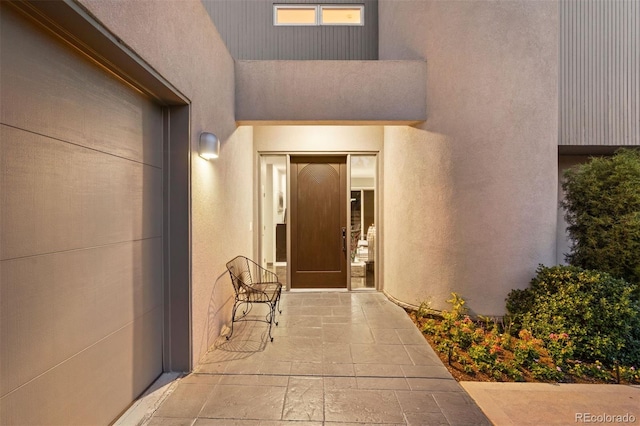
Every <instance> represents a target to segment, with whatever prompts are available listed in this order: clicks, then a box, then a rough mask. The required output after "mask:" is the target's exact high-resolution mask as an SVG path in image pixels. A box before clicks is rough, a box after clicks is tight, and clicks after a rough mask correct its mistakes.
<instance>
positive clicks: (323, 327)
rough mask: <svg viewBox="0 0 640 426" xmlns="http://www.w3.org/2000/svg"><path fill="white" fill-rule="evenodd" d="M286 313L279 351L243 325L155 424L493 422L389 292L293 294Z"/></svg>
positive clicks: (277, 339)
mask: <svg viewBox="0 0 640 426" xmlns="http://www.w3.org/2000/svg"><path fill="white" fill-rule="evenodd" d="M258 309H261V308H257V307H256V308H254V310H255V311H256V313H258V312H257V311H258ZM282 311H283V313H282V314H281V315H278V321H279V326H278V327H275V326H274V328H273V335H274V341H273V343H271V342H269V341H268V337H267V327H268V326H267V324H264V323H259V322H245V323H236V329H235V331H234V334H233V337H232V338H231V339H230V340H229V341H227V340H225V339H224V338H220V339H219V341H218V342H217V344H216V347H215V349H214V350H212V351H211V352H209V353H208V354H207V356H206V357H205V358H204V360H203V362H202V363H201V364H200V365H199V366H198V367H197V369H196V371H195V372H194V373H192V374H191V375H189V376H187V377H185V378H183V379H181V380H180V381H179V383H178V384H177V386H174V387H173V391H172V393H171V394H170V395H169V396H168V397H167V398H166V399H165V400H164V402H163V403H162V404H161V405H160V407H159V408H158V410H157V411H156V412H155V413H154V415H153V417H152V418H151V419H150V421H149V423H148V424H149V425H151V426H159V425H171V426H177V425H189V426H191V425H196V426H205V425H206V426H212V425H225V426H226V425H308V426H312V425H313V426H315V425H323V424H324V425H362V424H367V425H371V424H393V425H407V424H408V425H490V424H491V423H490V422H489V421H488V420H487V418H486V417H485V416H484V414H483V413H482V412H481V411H480V409H479V408H478V407H477V405H476V404H475V403H474V401H473V400H472V399H471V398H470V397H469V396H468V395H467V394H466V393H465V391H464V390H463V389H462V387H460V385H458V383H457V382H456V381H455V380H454V379H453V378H452V377H451V375H449V373H448V372H447V370H446V369H445V368H444V366H443V365H442V363H441V362H440V360H439V359H438V357H437V356H436V355H435V353H434V352H433V350H432V349H431V347H430V346H429V345H428V344H427V343H426V341H425V340H424V338H423V337H422V336H421V334H420V332H419V331H418V330H417V329H416V327H415V326H414V325H413V323H412V322H411V320H410V319H409V318H408V316H407V315H406V313H405V312H404V311H403V310H402V309H401V308H400V307H398V306H396V305H394V304H393V303H391V302H390V301H388V300H387V299H386V298H385V297H384V295H382V294H381V293H375V292H366V293H364V292H363V293H358V292H352V293H346V292H341V293H338V292H335V293H326V292H317V293H286V294H283V297H282ZM260 312H266V311H260Z"/></svg>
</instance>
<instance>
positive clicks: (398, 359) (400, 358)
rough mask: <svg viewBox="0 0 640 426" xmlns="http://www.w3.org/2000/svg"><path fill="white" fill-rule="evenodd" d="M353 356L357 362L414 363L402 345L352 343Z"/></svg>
mask: <svg viewBox="0 0 640 426" xmlns="http://www.w3.org/2000/svg"><path fill="white" fill-rule="evenodd" d="M351 356H352V357H353V362H354V363H356V364H397V365H401V364H413V362H412V361H411V358H409V355H408V354H407V352H406V351H405V349H404V346H402V345H366V344H364V345H363V344H352V345H351Z"/></svg>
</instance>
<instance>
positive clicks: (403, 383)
mask: <svg viewBox="0 0 640 426" xmlns="http://www.w3.org/2000/svg"><path fill="white" fill-rule="evenodd" d="M356 381H357V382H358V389H392V390H405V389H406V390H409V385H408V384H407V380H406V379H405V378H404V377H358V378H356Z"/></svg>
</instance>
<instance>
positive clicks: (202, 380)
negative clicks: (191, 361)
mask: <svg viewBox="0 0 640 426" xmlns="http://www.w3.org/2000/svg"><path fill="white" fill-rule="evenodd" d="M220 377H221V376H220V374H199V373H192V374H189V375H188V376H186V377H183V378H182V379H180V383H182V384H192V385H217V384H218V382H219V381H220Z"/></svg>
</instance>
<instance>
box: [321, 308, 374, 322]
mask: <svg viewBox="0 0 640 426" xmlns="http://www.w3.org/2000/svg"><path fill="white" fill-rule="evenodd" d="M333 314H334V316H331V317H322V324H323V325H325V324H342V325H345V324H364V323H366V318H365V317H364V315H357V314H356V315H349V314H344V313H343V312H341V311H338V312H336V311H335V310H334V311H333Z"/></svg>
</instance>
